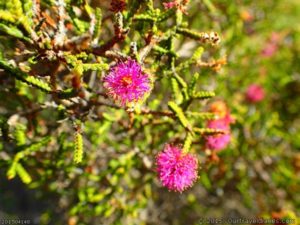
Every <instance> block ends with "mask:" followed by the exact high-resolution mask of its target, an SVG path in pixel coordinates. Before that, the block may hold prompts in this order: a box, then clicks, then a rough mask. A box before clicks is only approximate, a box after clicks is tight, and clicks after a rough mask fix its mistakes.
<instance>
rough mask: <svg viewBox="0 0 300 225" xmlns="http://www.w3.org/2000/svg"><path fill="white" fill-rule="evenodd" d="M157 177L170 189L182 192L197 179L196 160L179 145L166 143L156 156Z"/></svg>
mask: <svg viewBox="0 0 300 225" xmlns="http://www.w3.org/2000/svg"><path fill="white" fill-rule="evenodd" d="M156 165H157V172H158V177H159V179H160V180H161V182H162V185H163V186H165V187H167V188H168V189H169V190H170V191H178V192H182V191H184V190H185V189H187V188H188V187H191V186H192V185H193V183H194V182H195V181H196V179H197V174H198V160H197V158H196V157H195V156H194V155H191V154H189V153H184V152H182V150H181V149H180V148H179V147H176V146H172V145H166V146H165V148H164V150H163V151H162V152H160V153H159V154H158V155H157V157H156Z"/></svg>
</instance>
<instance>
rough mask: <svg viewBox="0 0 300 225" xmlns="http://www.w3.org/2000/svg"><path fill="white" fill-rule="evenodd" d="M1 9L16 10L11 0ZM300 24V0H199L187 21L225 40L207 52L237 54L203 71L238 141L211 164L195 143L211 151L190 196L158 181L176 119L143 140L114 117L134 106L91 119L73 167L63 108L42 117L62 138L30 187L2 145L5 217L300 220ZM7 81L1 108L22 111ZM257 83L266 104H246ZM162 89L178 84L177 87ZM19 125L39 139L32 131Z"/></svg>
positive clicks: (0, 194) (39, 220) (43, 156)
mask: <svg viewBox="0 0 300 225" xmlns="http://www.w3.org/2000/svg"><path fill="white" fill-rule="evenodd" d="M42 2H43V1H42ZM45 2H47V1H45ZM49 2H50V1H49ZM45 4H46V3H45ZM109 4H110V1H97V0H95V1H92V3H91V5H92V6H100V7H102V10H103V12H104V17H105V15H106V14H105V13H107V12H106V11H107V9H108V7H109ZM157 5H160V4H158V1H157ZM0 7H3V8H4V9H5V2H4V1H3V0H1V1H0ZM0 19H1V18H0ZM299 21H300V1H299V0H264V1H247V0H245V1H242V0H240V1H238V0H235V1H227V0H203V1H201V0H191V1H190V4H189V5H188V10H187V15H185V16H184V22H189V23H190V27H191V28H193V29H195V30H198V31H210V30H212V31H216V32H217V33H219V34H220V36H221V44H220V46H218V47H215V48H212V49H211V50H210V51H207V52H205V53H204V55H203V58H204V59H210V58H211V57H213V58H215V59H219V58H227V64H226V65H224V66H223V67H222V68H221V69H220V70H218V71H213V70H211V69H206V68H203V69H201V70H200V71H199V73H200V75H201V76H200V80H199V83H200V86H201V87H202V88H204V89H205V88H206V89H213V90H215V92H216V96H217V97H216V98H215V99H212V100H210V102H213V101H214V100H216V99H219V100H223V101H225V102H226V103H227V105H228V107H229V109H230V111H231V114H232V115H233V117H234V118H235V123H234V124H233V125H232V128H231V129H232V142H231V144H230V145H229V146H228V148H226V149H225V150H223V151H221V152H220V153H219V154H218V156H219V162H209V163H206V162H205V159H206V156H205V154H204V153H203V152H201V149H200V147H199V145H195V146H194V147H193V151H194V152H197V151H198V152H201V153H199V157H200V159H201V160H200V161H201V167H202V168H201V169H200V174H199V175H200V178H199V180H198V182H197V183H196V184H195V185H194V186H193V187H192V188H191V189H189V190H187V191H186V192H184V193H182V194H178V193H172V192H168V191H167V190H166V189H164V188H162V187H161V186H160V184H159V182H158V180H157V178H156V175H155V172H154V169H153V159H154V154H155V153H156V152H157V151H158V150H159V149H161V147H162V146H163V143H165V142H167V141H168V139H169V138H170V137H172V136H173V135H174V132H173V131H172V130H171V129H170V130H169V131H168V132H167V133H165V132H166V129H169V128H166V127H164V126H167V125H158V126H156V127H155V132H154V131H153V130H151V129H150V127H148V126H145V127H144V128H143V132H144V133H145V136H142V135H140V136H139V132H138V131H139V129H142V128H141V127H138V128H139V129H138V130H137V131H136V133H129V134H126V133H125V134H124V132H121V131H119V133H118V132H117V131H118V129H117V125H116V124H114V123H113V121H114V120H121V118H123V117H124V112H122V110H117V109H110V110H109V111H108V112H107V115H105V116H106V120H104V121H100V122H97V123H96V122H94V121H87V122H86V123H85V136H86V139H87V140H86V150H85V151H86V153H85V154H86V162H85V164H84V166H81V167H77V166H74V164H72V163H71V162H72V155H71V154H70V152H72V151H73V144H72V137H71V138H70V137H69V134H68V132H70V130H72V128H70V127H65V126H64V125H57V124H56V123H54V120H55V117H57V118H59V115H58V114H59V113H58V112H57V111H55V110H53V112H52V111H50V112H49V111H48V112H45V113H44V114H42V115H41V116H40V119H38V120H34V121H33V124H31V126H35V127H36V128H33V129H36V130H37V131H35V132H37V133H40V134H42V133H47V132H48V130H46V131H45V130H43V129H49V130H51V129H56V128H57V133H56V132H54V134H55V135H57V140H56V142H55V143H54V144H53V143H52V144H51V143H50V144H49V145H48V147H47V148H45V149H44V150H43V151H41V152H39V153H37V154H36V155H35V158H36V160H31V159H28V160H26V168H27V169H28V170H29V171H30V174H31V175H32V177H33V181H32V182H31V183H30V184H28V185H25V184H23V182H22V181H21V180H20V179H19V178H16V179H13V180H7V178H6V173H7V169H8V165H7V162H6V161H7V157H8V156H7V154H8V155H10V154H11V153H12V152H14V150H7V149H5V147H3V145H2V146H1V147H2V149H1V151H0V218H1V219H2V218H6V219H8V218H9V219H16V218H20V219H30V220H31V222H32V224H69V225H75V224H97V225H98V224H130V225H131V224H149V225H152V224H153V225H154V224H160V225H165V224H166V225H167V224H174V225H177V224H178V225H181V224H195V225H196V224H201V223H200V221H201V218H209V217H210V218H256V217H259V218H266V219H267V218H281V219H283V218H290V219H294V221H295V223H294V224H300V151H299V150H300V117H299V109H300V61H299V53H300V23H299ZM108 26H109V25H108ZM107 30H109V28H107ZM4 40H5V37H4V36H3V35H1V36H0V46H1V48H0V49H1V50H2V51H3V49H5V48H6V47H7V42H4ZM195 46H196V45H195V42H194V41H192V40H190V41H182V42H180V41H178V43H176V51H177V52H178V53H179V54H181V55H182V56H183V58H184V57H189V55H190V53H192V52H193V51H194V49H195ZM6 54H9V53H6ZM188 74H189V71H185V72H184V73H183V76H184V77H187V79H188ZM3 76H5V74H4V73H1V72H0V79H1V92H0V99H1V102H0V111H1V112H5V111H6V110H7V109H17V108H18V107H19V106H18V103H17V101H16V100H14V97H11V96H10V94H11V93H10V94H8V93H7V92H5V91H4V89H5V87H6V86H8V85H10V83H6V82H8V81H6V80H5V79H4V78H3ZM253 83H256V84H260V85H261V86H262V87H263V88H264V90H265V92H266V96H265V98H264V100H263V101H262V102H259V103H257V104H250V103H249V102H247V101H246V100H245V92H246V90H247V87H248V86H249V85H250V84H253ZM16 85H17V87H18V91H19V92H21V93H27V94H26V95H28V96H27V99H28V101H27V102H26V103H28V102H30V101H33V102H35V101H36V102H41V101H42V99H44V98H46V97H45V95H43V94H40V93H39V92H31V93H32V94H31V95H30V94H28V93H29V91H28V90H29V88H28V87H26V86H22V84H21V83H19V84H16ZM164 85H165V86H164ZM162 86H163V87H162V89H168V83H166V82H165V83H162ZM155 90H156V89H155ZM37 93H38V94H37ZM153 95H154V97H151V98H152V99H151V104H152V105H153V107H156V106H157V105H159V104H160V102H159V100H157V101H155V100H153V99H155V97H157V96H156V93H154V94H153ZM157 95H159V94H157ZM157 98H158V99H159V97H157ZM7 102H8V103H7ZM22 107H24V108H26V107H30V104H29V103H28V104H27V105H26V104H25V106H22ZM192 107H194V108H197V107H198V106H197V105H194V106H192ZM49 115H54V116H53V117H49ZM125 117H126V116H125ZM140 120H141V121H142V118H140ZM45 124H46V125H45ZM47 126H50V128H45V127H47ZM61 127H63V128H61ZM3 129H4V128H3V127H2V130H3ZM15 132H21V134H20V135H23V136H26V139H33V137H32V136H31V134H30V133H28V132H25V128H23V127H20V126H19V127H17V128H15ZM22 132H23V134H22ZM32 132H33V131H32ZM3 135H4V134H3V132H2V136H3ZM132 136H137V138H136V139H132ZM23 138H25V137H23ZM37 139H38V140H40V139H41V138H39V137H38V136H37ZM133 140H134V141H133ZM155 140H159V144H155ZM6 147H7V146H6ZM8 147H9V146H8ZM53 149H54V150H53ZM153 149H154V150H153ZM12 155H13V154H12ZM25 179H26V178H25ZM25 183H26V182H25ZM297 218H298V222H297Z"/></svg>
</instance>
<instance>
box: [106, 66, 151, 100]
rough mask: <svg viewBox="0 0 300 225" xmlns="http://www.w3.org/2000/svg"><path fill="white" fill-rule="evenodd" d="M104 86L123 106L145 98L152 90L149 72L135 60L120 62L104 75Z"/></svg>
mask: <svg viewBox="0 0 300 225" xmlns="http://www.w3.org/2000/svg"><path fill="white" fill-rule="evenodd" d="M103 81H104V88H105V89H106V90H107V93H108V95H109V96H111V97H112V98H113V99H114V100H115V101H117V102H119V103H120V104H121V105H122V106H126V105H128V104H129V103H135V102H137V101H140V100H143V99H144V98H145V96H146V94H147V93H149V92H150V90H151V81H150V77H149V75H148V74H146V73H144V72H143V71H142V68H141V66H140V65H139V64H138V63H137V62H136V61H134V60H127V61H126V62H120V63H118V64H117V65H115V66H114V67H112V68H111V70H110V72H109V73H108V74H107V75H106V76H105V77H104V80H103Z"/></svg>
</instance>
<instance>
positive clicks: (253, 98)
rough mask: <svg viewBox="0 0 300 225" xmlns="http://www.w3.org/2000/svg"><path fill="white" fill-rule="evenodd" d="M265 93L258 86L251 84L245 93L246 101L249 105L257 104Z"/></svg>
mask: <svg viewBox="0 0 300 225" xmlns="http://www.w3.org/2000/svg"><path fill="white" fill-rule="evenodd" d="M264 97H265V91H264V89H263V87H262V86H260V85H258V84H251V85H250V86H249V87H248V89H247V91H246V99H247V101H249V102H251V103H257V102H260V101H262V100H263V99H264Z"/></svg>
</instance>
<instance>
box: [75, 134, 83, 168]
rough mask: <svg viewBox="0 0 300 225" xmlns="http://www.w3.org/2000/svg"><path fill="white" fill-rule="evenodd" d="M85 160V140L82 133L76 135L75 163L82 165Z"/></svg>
mask: <svg viewBox="0 0 300 225" xmlns="http://www.w3.org/2000/svg"><path fill="white" fill-rule="evenodd" d="M82 158H83V139H82V134H81V133H80V132H76V133H75V137H74V162H75V163H81V162H82Z"/></svg>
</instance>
